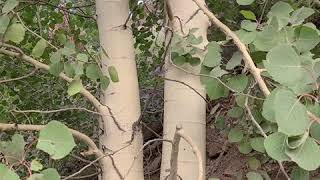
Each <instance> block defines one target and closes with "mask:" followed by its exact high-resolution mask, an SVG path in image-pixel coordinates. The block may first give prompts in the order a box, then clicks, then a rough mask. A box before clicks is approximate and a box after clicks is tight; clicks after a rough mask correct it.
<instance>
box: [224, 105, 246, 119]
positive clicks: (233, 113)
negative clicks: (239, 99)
mask: <svg viewBox="0 0 320 180" xmlns="http://www.w3.org/2000/svg"><path fill="white" fill-rule="evenodd" d="M227 115H228V116H229V117H232V118H240V117H241V116H242V115H243V109H242V108H241V107H236V106H235V107H233V108H231V109H230V110H229V111H228V113H227Z"/></svg>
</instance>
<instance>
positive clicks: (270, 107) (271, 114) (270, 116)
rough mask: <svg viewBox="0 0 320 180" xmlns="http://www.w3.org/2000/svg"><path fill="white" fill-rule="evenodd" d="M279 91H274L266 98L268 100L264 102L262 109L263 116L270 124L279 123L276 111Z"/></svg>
mask: <svg viewBox="0 0 320 180" xmlns="http://www.w3.org/2000/svg"><path fill="white" fill-rule="evenodd" d="M278 90H279V89H274V90H273V91H272V92H271V94H269V95H268V96H267V98H266V100H265V101H264V102H263V107H262V116H263V117H264V118H265V119H266V120H268V121H270V122H277V121H276V115H275V110H274V107H275V106H274V99H275V97H276V94H277V92H278Z"/></svg>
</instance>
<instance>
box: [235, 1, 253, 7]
mask: <svg viewBox="0 0 320 180" xmlns="http://www.w3.org/2000/svg"><path fill="white" fill-rule="evenodd" d="M254 1H255V0H237V3H238V4H239V5H243V6H245V5H250V4H252V3H253V2H254Z"/></svg>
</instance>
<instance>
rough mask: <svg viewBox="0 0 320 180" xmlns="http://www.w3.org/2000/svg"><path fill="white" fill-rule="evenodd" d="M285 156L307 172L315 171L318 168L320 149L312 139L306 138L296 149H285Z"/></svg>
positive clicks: (319, 164)
mask: <svg viewBox="0 0 320 180" xmlns="http://www.w3.org/2000/svg"><path fill="white" fill-rule="evenodd" d="M286 154H287V155H288V156H289V157H290V158H291V160H292V161H294V162H296V163H297V164H298V166H300V167H301V168H302V169H305V170H307V171H313V170H316V169H317V168H318V167H319V166H320V156H319V154H320V148H319V146H318V144H317V143H316V142H315V140H314V139H312V138H307V140H306V141H305V143H304V144H303V145H301V146H300V147H298V148H297V149H288V148H287V149H286Z"/></svg>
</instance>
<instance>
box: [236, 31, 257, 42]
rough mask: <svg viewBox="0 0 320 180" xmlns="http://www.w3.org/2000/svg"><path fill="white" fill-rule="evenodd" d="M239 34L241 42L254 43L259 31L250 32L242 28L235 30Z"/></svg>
mask: <svg viewBox="0 0 320 180" xmlns="http://www.w3.org/2000/svg"><path fill="white" fill-rule="evenodd" d="M235 33H236V34H237V36H238V37H239V38H240V40H241V42H242V43H244V44H250V43H252V42H253V41H254V40H255V39H256V37H257V32H255V31H254V32H248V31H246V30H243V29H240V30H238V31H236V32H235Z"/></svg>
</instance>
